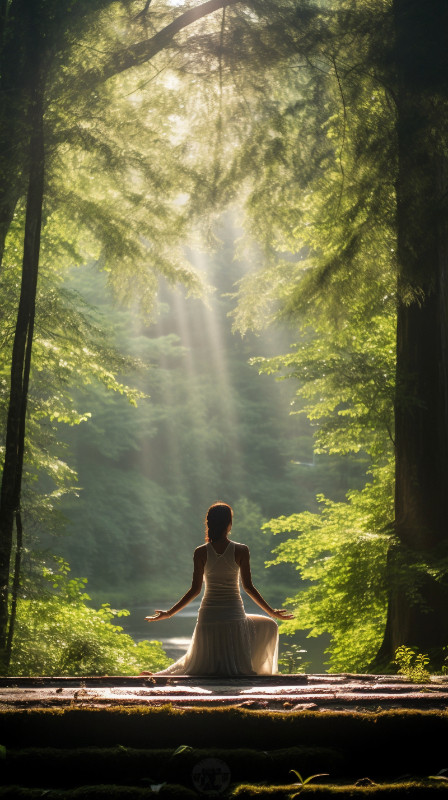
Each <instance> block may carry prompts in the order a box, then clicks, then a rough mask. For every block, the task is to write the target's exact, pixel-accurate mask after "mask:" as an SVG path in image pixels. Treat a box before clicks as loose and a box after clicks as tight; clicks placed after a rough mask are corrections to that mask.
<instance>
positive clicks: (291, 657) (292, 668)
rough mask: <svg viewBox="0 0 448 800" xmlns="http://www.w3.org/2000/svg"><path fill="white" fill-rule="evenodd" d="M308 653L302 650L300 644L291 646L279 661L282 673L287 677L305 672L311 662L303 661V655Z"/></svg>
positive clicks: (284, 651)
mask: <svg viewBox="0 0 448 800" xmlns="http://www.w3.org/2000/svg"><path fill="white" fill-rule="evenodd" d="M306 652H307V651H306V650H303V649H302V648H301V646H300V644H291V645H290V646H289V648H288V649H287V650H283V652H282V654H281V656H280V658H279V660H278V665H279V668H280V672H282V673H283V674H286V675H292V674H294V673H295V674H297V673H298V672H305V670H306V668H307V667H308V666H309V662H307V661H303V660H302V653H306Z"/></svg>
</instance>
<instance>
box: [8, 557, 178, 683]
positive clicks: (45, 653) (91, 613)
mask: <svg viewBox="0 0 448 800" xmlns="http://www.w3.org/2000/svg"><path fill="white" fill-rule="evenodd" d="M69 573H70V570H69V567H68V565H67V563H66V562H64V561H62V560H61V559H56V561H55V568H50V567H43V569H42V574H41V585H40V587H39V590H38V591H37V590H36V588H35V587H33V586H32V584H31V582H30V584H29V586H28V587H27V589H28V591H27V592H26V594H25V595H24V596H23V597H21V598H20V600H19V604H18V610H17V620H16V632H15V636H14V645H13V652H12V661H11V667H10V672H11V674H12V675H104V674H109V675H111V674H112V675H114V674H115V675H117V674H118V675H133V674H134V675H135V674H138V673H139V672H140V671H141V670H142V669H146V670H150V671H157V670H159V669H163V668H164V667H166V666H168V664H169V663H170V659H168V658H167V657H166V655H165V653H164V651H163V650H162V648H161V645H160V643H159V642H155V641H143V642H139V643H138V644H136V643H135V642H134V641H133V640H132V639H131V637H130V636H128V635H127V634H124V633H123V632H122V631H123V629H122V628H121V626H119V625H116V624H113V620H115V618H116V617H120V616H125V615H126V614H127V613H128V612H127V611H125V610H122V611H117V610H116V609H113V608H111V607H110V605H109V604H108V603H105V604H103V605H102V606H101V608H99V609H93V608H90V607H89V606H88V605H87V602H88V601H89V599H90V598H89V595H88V594H86V592H85V583H86V582H87V581H86V579H85V578H84V579H80V578H70V577H69Z"/></svg>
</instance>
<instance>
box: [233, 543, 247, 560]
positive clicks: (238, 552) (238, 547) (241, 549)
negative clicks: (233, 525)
mask: <svg viewBox="0 0 448 800" xmlns="http://www.w3.org/2000/svg"><path fill="white" fill-rule="evenodd" d="M234 545H235V559H236V560H237V561H240V560H241V559H242V558H247V556H248V555H249V548H248V546H247V544H241V543H240V542H234Z"/></svg>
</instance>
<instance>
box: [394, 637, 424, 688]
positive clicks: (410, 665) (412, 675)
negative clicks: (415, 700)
mask: <svg viewBox="0 0 448 800" xmlns="http://www.w3.org/2000/svg"><path fill="white" fill-rule="evenodd" d="M429 661H430V659H429V656H427V655H425V654H424V653H419V652H418V651H417V650H416V648H415V647H406V645H401V646H400V647H397V649H396V651H395V660H394V663H395V664H396V666H397V667H398V674H399V675H404V676H405V677H406V678H407V679H408V680H410V681H412V682H413V683H428V682H430V681H431V673H430V672H429V671H428V670H427V666H428V664H429Z"/></svg>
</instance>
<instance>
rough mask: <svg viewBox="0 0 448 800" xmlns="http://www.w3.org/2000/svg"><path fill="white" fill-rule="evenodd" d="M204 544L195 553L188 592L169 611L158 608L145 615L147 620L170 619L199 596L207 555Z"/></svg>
mask: <svg viewBox="0 0 448 800" xmlns="http://www.w3.org/2000/svg"><path fill="white" fill-rule="evenodd" d="M204 549H205V548H204V545H202V546H201V547H197V548H196V550H195V551H194V554H193V579H192V581H191V587H190V588H189V590H188V592H186V593H185V594H184V596H183V597H181V599H180V600H179V601H178V602H177V603H176V604H175V605H174V606H173V607H172V608H170V609H169V611H160V610H156V612H155V613H154V614H152V616H150V617H145V619H146V621H147V622H156V621H159V620H162V619H169V618H170V617H172V616H173V615H174V614H177V612H178V611H181V610H182V608H185V606H187V605H188V603H191V601H192V600H194V598H195V597H197V596H198V594H199V592H200V591H201V588H202V583H203V580H204V567H205V557H204Z"/></svg>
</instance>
